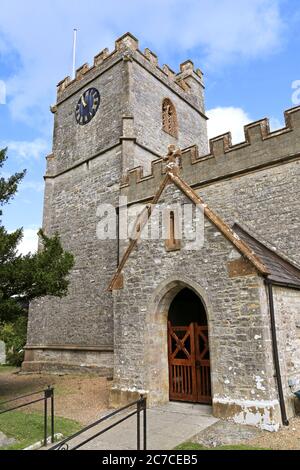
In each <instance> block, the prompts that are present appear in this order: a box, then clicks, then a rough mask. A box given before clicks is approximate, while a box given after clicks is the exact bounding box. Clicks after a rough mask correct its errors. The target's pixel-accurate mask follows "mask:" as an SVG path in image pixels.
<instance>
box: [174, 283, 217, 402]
mask: <svg viewBox="0 0 300 470" xmlns="http://www.w3.org/2000/svg"><path fill="white" fill-rule="evenodd" d="M168 370H169V398H170V400H178V401H190V402H197V403H211V378H210V357H209V340H208V325H207V316H206V310H205V306H204V304H203V302H202V300H201V299H200V297H199V296H198V295H197V294H196V293H195V292H194V291H193V290H191V289H189V288H188V287H184V288H182V289H181V290H180V291H179V292H178V293H177V294H176V295H175V297H174V298H173V300H172V302H171V304H170V307H169V311H168Z"/></svg>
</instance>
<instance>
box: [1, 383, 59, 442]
mask: <svg viewBox="0 0 300 470" xmlns="http://www.w3.org/2000/svg"><path fill="white" fill-rule="evenodd" d="M40 394H42V396H41V397H40V398H37V399H35V400H31V401H26V402H25V403H21V404H19V405H15V406H12V407H11V408H5V409H4V410H1V409H0V415H1V414H4V413H9V412H10V411H15V410H18V409H20V408H24V407H25V406H30V405H33V404H34V403H39V402H42V401H43V402H44V445H47V440H48V400H50V436H51V442H52V443H54V388H53V387H50V385H49V386H48V388H46V389H44V390H38V391H37V392H33V393H28V394H27V395H22V396H20V397H16V398H12V399H11V400H7V401H3V402H1V403H0V408H1V407H2V406H3V405H7V404H8V403H13V402H15V401H19V400H22V399H24V398H29V397H33V396H34V395H40Z"/></svg>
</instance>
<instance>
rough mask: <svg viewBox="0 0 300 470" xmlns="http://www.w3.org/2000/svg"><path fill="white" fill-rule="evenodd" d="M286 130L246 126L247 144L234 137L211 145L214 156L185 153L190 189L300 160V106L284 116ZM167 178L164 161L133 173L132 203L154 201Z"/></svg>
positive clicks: (128, 185)
mask: <svg viewBox="0 0 300 470" xmlns="http://www.w3.org/2000/svg"><path fill="white" fill-rule="evenodd" d="M284 119H285V127H283V128H282V129H278V130H276V131H272V132H271V131H270V125H269V120H268V119H267V118H264V119H261V120H259V121H255V122H252V123H250V124H247V125H246V126H244V134H245V140H244V141H243V142H240V143H238V144H235V145H232V139H231V133H230V132H228V133H226V134H223V135H220V136H217V137H214V138H212V139H210V141H209V149H210V153H209V154H207V155H199V154H198V149H197V147H196V146H192V147H189V148H187V149H184V150H182V157H181V172H182V175H183V179H184V180H185V181H187V182H188V184H189V185H192V186H197V185H203V184H209V183H211V182H214V181H217V180H220V179H222V178H228V177H230V176H235V175H238V174H242V173H246V172H250V171H254V170H256V169H261V168H264V167H268V166H273V165H276V164H279V163H281V162H283V161H284V160H289V159H292V158H295V157H297V156H298V157H299V156H300V106H298V107H295V108H291V109H289V110H287V111H285V112H284ZM164 174H165V163H164V162H163V159H162V158H159V159H157V160H154V161H153V162H152V164H151V173H150V174H148V175H144V174H143V168H141V167H137V168H133V169H130V170H129V171H128V172H127V173H126V174H125V175H124V176H123V180H122V184H121V190H122V194H124V195H126V196H127V197H128V200H129V202H132V201H138V200H142V199H147V198H151V197H152V196H153V194H154V193H155V191H156V189H157V187H158V186H159V184H160V182H161V180H162V178H163V175H164Z"/></svg>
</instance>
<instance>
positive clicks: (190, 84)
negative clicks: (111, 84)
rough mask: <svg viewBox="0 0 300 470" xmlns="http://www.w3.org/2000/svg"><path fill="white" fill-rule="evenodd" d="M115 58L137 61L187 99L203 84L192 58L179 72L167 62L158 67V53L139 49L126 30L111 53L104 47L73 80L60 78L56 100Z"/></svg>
mask: <svg viewBox="0 0 300 470" xmlns="http://www.w3.org/2000/svg"><path fill="white" fill-rule="evenodd" d="M118 60H125V61H132V60H135V61H137V62H140V64H141V65H142V66H143V67H145V68H148V69H149V71H150V72H152V73H154V74H156V75H157V76H158V77H159V78H160V79H161V80H162V81H164V82H165V83H167V84H168V85H169V86H171V87H173V88H174V89H175V90H176V91H177V93H178V94H183V95H184V96H185V97H187V99H189V98H192V97H193V95H197V94H198V93H199V92H198V89H199V87H200V89H201V90H202V89H203V87H204V84H203V74H202V72H201V71H200V70H199V69H195V67H194V64H193V62H192V61H191V60H187V61H185V62H183V63H182V64H180V71H179V72H178V73H176V72H174V71H173V70H172V69H171V68H170V67H169V66H168V65H166V64H164V65H162V66H160V65H159V62H158V57H157V55H156V54H155V53H154V52H152V51H151V50H150V49H148V48H146V49H145V50H144V52H142V51H140V50H139V42H138V40H137V39H136V38H135V37H134V36H133V35H132V34H131V33H126V34H124V35H123V36H121V37H120V38H118V39H117V40H116V41H115V49H114V50H113V51H112V52H109V50H108V49H107V48H105V49H103V50H102V51H101V52H99V54H97V55H96V56H95V57H94V62H93V65H91V66H90V65H89V64H87V63H85V64H83V65H82V66H81V67H79V68H78V69H77V70H76V74H75V78H74V79H73V80H72V79H71V77H69V76H68V77H66V78H64V79H63V80H61V81H60V82H59V83H58V85H57V102H58V103H59V102H60V101H62V100H63V99H64V98H65V97H66V96H68V94H69V93H71V92H72V91H74V89H76V87H77V86H78V84H79V83H80V82H82V83H84V81H87V82H88V81H89V79H93V78H94V76H95V75H97V72H99V73H100V72H101V70H102V69H105V68H106V67H110V66H111V65H112V64H113V63H114V62H115V61H118ZM196 104H197V103H196V102H195V105H196Z"/></svg>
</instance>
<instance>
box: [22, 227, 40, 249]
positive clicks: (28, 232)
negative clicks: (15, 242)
mask: <svg viewBox="0 0 300 470" xmlns="http://www.w3.org/2000/svg"><path fill="white" fill-rule="evenodd" d="M37 232H38V229H37V228H25V229H24V230H23V239H22V241H21V242H20V244H19V246H18V252H19V254H22V255H26V254H27V253H29V252H31V253H35V252H36V251H37V246H38V236H37Z"/></svg>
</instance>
